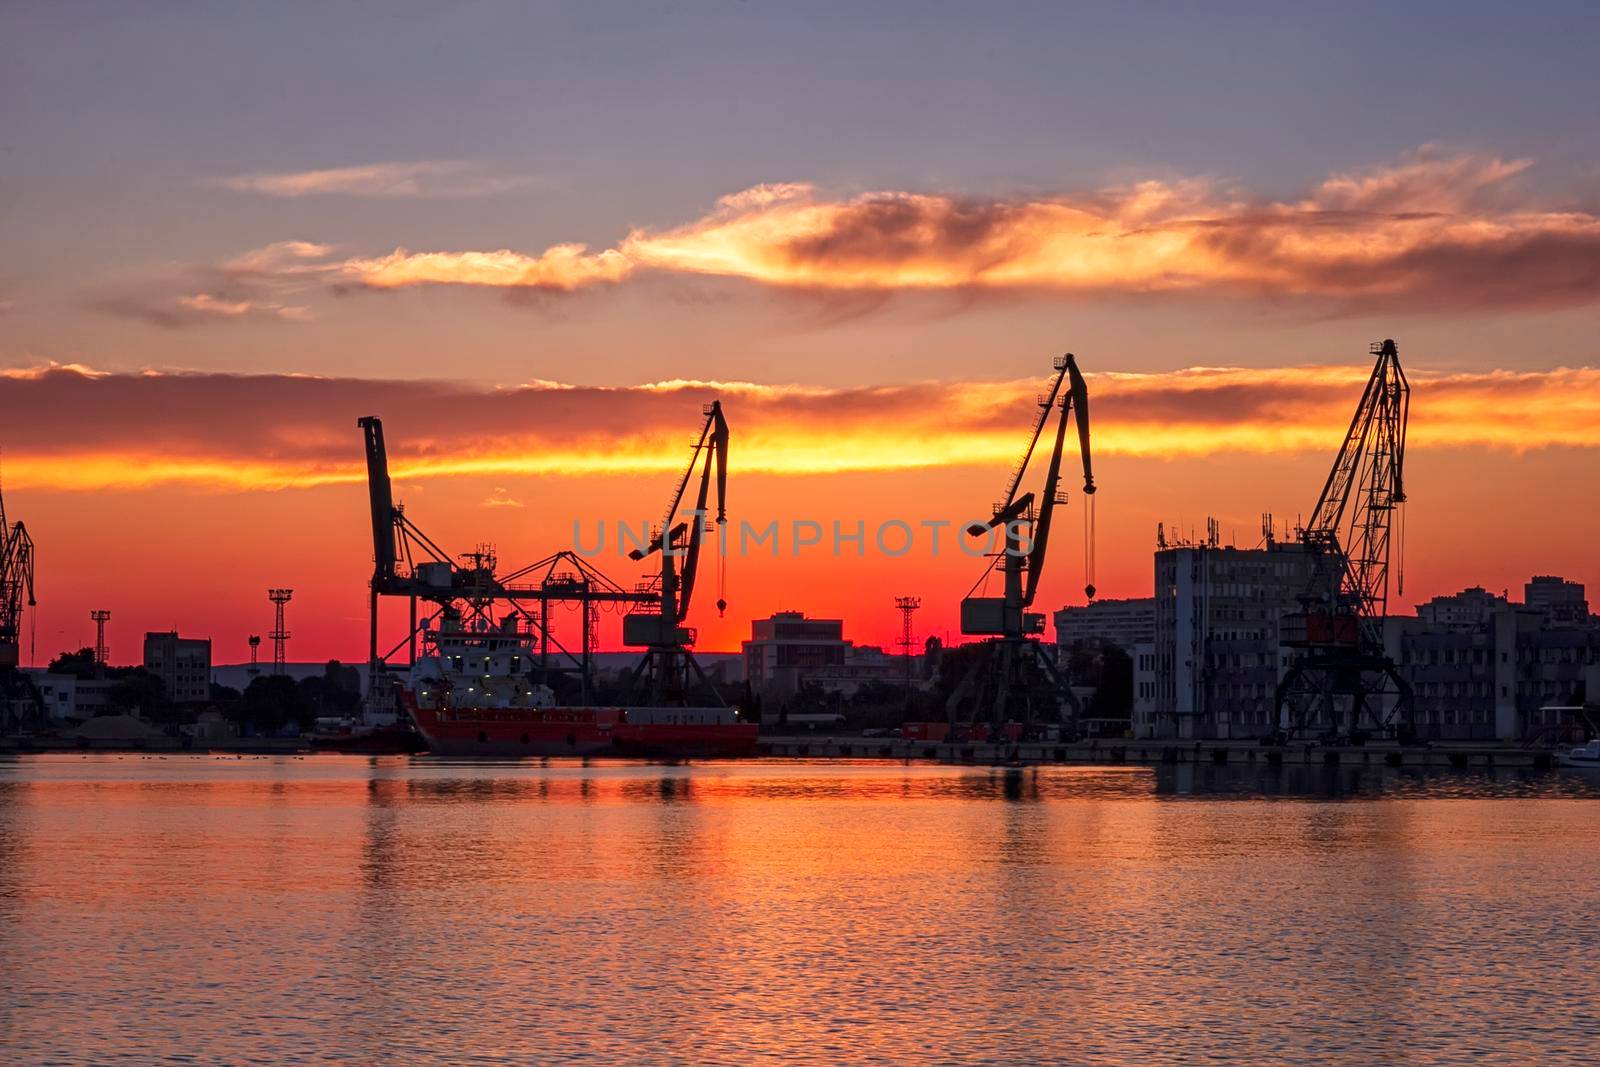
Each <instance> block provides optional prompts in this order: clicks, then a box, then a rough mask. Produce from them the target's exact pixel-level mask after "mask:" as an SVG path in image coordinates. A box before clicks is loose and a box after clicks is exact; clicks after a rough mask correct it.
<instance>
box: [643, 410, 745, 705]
mask: <svg viewBox="0 0 1600 1067" xmlns="http://www.w3.org/2000/svg"><path fill="white" fill-rule="evenodd" d="M704 414H705V423H704V425H702V426H701V427H700V436H699V437H698V438H697V439H696V440H695V443H694V450H693V451H692V452H691V453H690V455H689V465H688V466H687V467H686V468H684V472H683V477H681V478H679V479H678V487H677V490H676V491H675V492H674V493H673V494H672V499H671V500H670V501H669V502H668V504H667V510H666V514H665V515H664V516H663V517H662V519H661V525H660V526H659V527H657V528H656V530H655V531H654V532H653V533H652V534H651V538H650V544H649V546H647V547H646V548H643V549H639V548H635V549H634V550H633V551H632V552H629V553H628V558H629V559H632V560H634V561H639V560H643V559H647V558H648V557H650V556H651V555H655V556H659V557H660V559H661V572H660V574H659V576H658V577H657V579H656V582H655V585H654V591H655V592H656V593H657V594H658V597H659V599H658V600H657V602H656V603H655V604H653V605H650V606H648V607H646V606H643V605H641V606H640V607H637V608H635V609H634V610H633V611H630V612H629V613H628V614H627V615H626V616H624V617H623V619H622V643H623V644H625V645H628V646H629V647H633V648H643V649H644V650H645V653H644V656H643V657H642V658H641V659H640V660H639V665H638V666H637V667H636V668H635V669H634V671H633V673H632V675H631V676H630V679H629V697H630V699H633V698H635V697H640V698H642V699H644V700H645V701H646V702H647V703H649V704H650V705H652V706H662V705H666V704H681V703H684V702H685V700H686V699H687V694H688V692H689V690H690V688H691V686H692V683H693V682H699V683H700V685H701V686H703V687H704V688H705V690H707V691H708V692H709V693H710V696H711V699H712V700H713V701H714V702H715V703H716V704H719V705H720V704H723V703H724V701H723V700H722V697H721V696H720V695H719V694H718V693H717V689H716V686H714V685H712V684H711V682H710V680H709V679H707V678H706V676H705V672H704V671H702V670H701V669H700V665H699V664H698V663H696V662H695V659H694V656H693V654H692V653H690V651H689V649H690V648H691V647H692V646H693V645H694V641H695V631H694V630H693V629H692V628H690V627H687V626H685V625H683V623H684V620H685V619H687V618H688V616H689V604H690V600H691V598H692V597H693V596H694V586H695V579H696V577H697V576H698V574H699V570H700V549H701V545H702V543H703V542H704V540H705V535H706V533H707V532H710V531H712V530H713V529H714V531H715V532H716V533H717V537H718V544H717V612H718V614H721V613H722V612H723V611H725V610H727V607H728V604H727V601H726V600H724V599H723V589H722V582H723V571H722V564H723V562H724V561H725V560H726V555H725V554H724V546H723V542H722V536H723V533H724V531H725V529H726V526H727V522H728V515H727V507H726V500H725V497H726V495H727V489H728V423H727V420H726V419H724V418H723V415H722V403H721V402H720V401H712V402H711V403H710V404H708V405H706V408H705V412H704ZM697 468H698V470H699V492H698V493H697V494H696V496H695V506H694V507H693V508H691V509H689V510H688V511H687V512H685V513H684V516H685V517H684V518H683V519H681V520H680V519H679V517H678V516H679V509H681V508H682V507H683V494H684V491H685V490H686V489H687V488H688V486H689V482H690V481H691V480H692V479H693V478H694V477H695V471H696V469H697ZM713 470H715V472H716V492H717V515H716V520H715V526H714V527H713V526H712V524H711V522H710V515H709V512H707V511H706V504H707V503H708V499H707V498H708V495H709V493H710V490H711V483H712V472H713ZM680 559H681V560H682V561H683V564H682V567H681V569H680V568H679V565H678V560H680ZM646 588H647V589H648V588H650V587H649V586H647V587H646Z"/></svg>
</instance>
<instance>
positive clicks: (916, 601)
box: [894, 596, 922, 700]
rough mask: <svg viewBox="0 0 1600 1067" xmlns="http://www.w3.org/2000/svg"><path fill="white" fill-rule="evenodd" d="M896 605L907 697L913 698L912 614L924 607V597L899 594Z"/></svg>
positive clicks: (895, 601) (895, 600) (913, 639)
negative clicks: (903, 657)
mask: <svg viewBox="0 0 1600 1067" xmlns="http://www.w3.org/2000/svg"><path fill="white" fill-rule="evenodd" d="M894 606H895V609H896V610H897V611H899V612H900V650H901V652H903V653H904V655H905V657H906V699H907V700H910V699H911V648H912V645H913V643H914V642H915V640H916V639H915V636H914V634H913V631H912V628H911V616H912V614H913V613H914V612H915V611H916V610H917V609H918V608H920V607H922V598H921V597H919V596H897V597H895V598H894Z"/></svg>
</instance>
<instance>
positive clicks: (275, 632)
mask: <svg viewBox="0 0 1600 1067" xmlns="http://www.w3.org/2000/svg"><path fill="white" fill-rule="evenodd" d="M293 597H294V590H293V589H268V590H267V599H268V600H270V601H272V605H273V607H274V609H275V610H276V612H277V621H276V623H275V624H274V626H273V628H272V632H271V633H270V634H268V635H267V636H268V637H270V638H272V673H273V674H282V673H283V646H284V645H285V644H286V643H287V642H288V640H289V631H288V630H287V629H285V628H284V625H283V606H284V605H285V604H287V603H289V601H290V600H291V599H293Z"/></svg>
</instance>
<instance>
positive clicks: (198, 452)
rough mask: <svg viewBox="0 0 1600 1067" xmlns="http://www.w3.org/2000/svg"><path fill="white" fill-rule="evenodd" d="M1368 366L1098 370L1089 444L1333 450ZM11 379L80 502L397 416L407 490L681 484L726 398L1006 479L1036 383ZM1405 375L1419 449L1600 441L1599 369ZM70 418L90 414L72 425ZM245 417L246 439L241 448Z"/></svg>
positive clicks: (56, 478)
mask: <svg viewBox="0 0 1600 1067" xmlns="http://www.w3.org/2000/svg"><path fill="white" fill-rule="evenodd" d="M1367 373H1368V369H1367V368H1366V367H1364V366H1347V367H1327V366H1319V367H1278V368H1255V369H1251V368H1236V367H1234V368H1229V367H1215V368H1213V367H1196V368H1190V369H1187V370H1181V371H1174V372H1167V373H1126V372H1105V373H1100V374H1093V373H1091V374H1090V375H1089V381H1090V393H1091V397H1092V402H1091V410H1092V413H1093V422H1094V426H1093V436H1094V448H1095V450H1096V453H1097V454H1098V455H1102V456H1109V455H1124V456H1139V457H1155V458H1179V457H1192V456H1202V457H1203V456H1211V455H1218V454H1223V453H1235V454H1259V455H1272V454H1278V453H1284V452H1307V451H1309V452H1314V453H1316V452H1327V453H1331V452H1332V451H1333V450H1334V449H1335V448H1336V447H1337V444H1338V442H1339V441H1340V440H1341V439H1342V435H1343V433H1344V431H1345V428H1346V425H1347V423H1348V421H1349V417H1350V412H1351V410H1352V408H1353V406H1354V404H1355V400H1356V397H1357V396H1358V395H1359V391H1360V388H1361V385H1362V383H1363V381H1364V380H1365V378H1366V375H1367ZM7 377H8V386H7V388H6V390H5V391H4V392H3V393H0V418H3V419H4V421H5V425H6V427H7V440H6V471H5V474H6V482H7V484H8V485H11V486H15V487H18V488H22V487H27V488H40V489H59V490H81V491H91V490H105V489H138V488H144V487H149V486H155V485H164V484H177V485H191V486H197V487H202V488H209V489H219V490H233V491H237V490H250V489H291V488H310V487H315V486H320V485H329V484H350V483H359V482H361V481H362V480H363V479H364V478H365V471H364V468H363V466H362V458H361V452H360V441H359V437H358V435H357V434H356V432H355V426H354V423H355V418H356V416H357V415H361V414H366V413H368V412H377V413H378V414H380V415H383V416H384V417H385V421H386V425H387V426H388V427H389V431H390V436H391V442H390V445H391V447H390V453H391V465H392V468H393V471H394V474H395V476H396V477H397V478H399V479H401V480H406V481H419V480H426V479H433V478H459V477H483V478H499V477H502V476H512V475H532V474H538V475H552V476H568V475H571V476H581V475H625V474H640V473H664V472H674V471H677V470H679V469H680V468H681V466H682V464H683V462H684V459H685V457H684V454H683V449H682V438H683V435H684V433H685V427H686V426H689V425H691V424H693V423H694V422H695V421H696V419H697V418H698V413H699V405H700V404H702V403H704V402H706V401H708V400H710V399H711V398H712V397H714V396H715V397H721V398H722V400H723V403H724V405H725V407H726V409H727V412H728V418H729V420H730V422H731V423H732V424H733V430H734V447H733V450H732V459H731V463H730V466H731V467H732V468H733V469H734V470H735V471H736V472H739V473H743V474H767V475H779V476H802V475H818V474H823V475H826V474H834V473H844V472H853V471H909V470H919V469H938V468H958V467H965V468H971V467H998V468H1005V467H1007V466H1009V464H1010V463H1011V462H1012V461H1013V460H1014V459H1015V458H1016V452H1017V448H1018V446H1019V444H1020V436H1021V434H1022V433H1023V430H1024V427H1025V426H1026V425H1027V422H1028V420H1029V419H1030V417H1031V414H1032V412H1033V410H1034V408H1033V404H1034V402H1035V396H1036V394H1037V391H1038V382H1036V381H973V382H954V383H949V382H940V383H914V384H906V385H887V386H877V387H864V388H854V389H827V388H821V387H810V386H806V387H802V386H782V385H777V386H774V385H760V384H755V383H748V382H743V383H741V382H721V383H702V382H664V383H653V384H647V385H642V386H637V387H632V388H621V389H608V388H594V387H572V386H553V385H551V384H549V383H540V384H538V385H534V386H525V387H520V388H515V389H498V390H482V389H476V388H472V387H468V386H463V385H452V384H450V383H439V382H389V381H359V380H351V379H325V378H310V377H293V376H283V375H257V376H229V375H198V374H142V375H115V374H113V375H106V374H97V373H94V372H86V371H83V370H80V369H77V368H70V367H56V366H53V367H47V368H40V369H37V370H33V371H21V372H10V373H8V375H7ZM1411 379H1412V384H1413V389H1414V395H1413V403H1412V406H1411V411H1412V422H1411V432H1410V443H1411V445H1412V447H1413V448H1421V449H1441V448H1448V449H1459V448H1469V447H1470V448H1489V449H1497V450H1505V451H1523V450H1527V449H1534V448H1542V447H1552V446H1562V447H1577V448H1597V447H1600V369H1596V368H1589V367H1582V368H1558V369H1556V370H1550V371H1527V372H1510V371H1494V372H1488V373H1475V374H1451V375H1437V374H1427V373H1423V372H1418V371H1413V372H1412V374H1411ZM63 411H66V412H73V413H74V414H75V417H74V418H73V419H71V420H63V419H62V418H61V417H60V413H61V412H63ZM152 413H159V414H160V418H158V419H157V418H152V417H151V416H152ZM241 426H249V427H251V432H250V433H248V434H246V435H241V434H240V432H239V428H240V427H241ZM504 497H505V494H501V493H498V492H497V493H496V494H495V497H494V498H491V499H497V500H498V499H503V498H504ZM499 506H508V505H505V504H501V505H499Z"/></svg>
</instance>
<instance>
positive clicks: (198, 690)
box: [144, 630, 211, 704]
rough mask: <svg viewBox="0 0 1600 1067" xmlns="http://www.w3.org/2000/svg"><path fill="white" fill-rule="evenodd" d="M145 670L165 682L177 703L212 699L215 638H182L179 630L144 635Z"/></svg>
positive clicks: (164, 684) (169, 695) (168, 693)
mask: <svg viewBox="0 0 1600 1067" xmlns="http://www.w3.org/2000/svg"><path fill="white" fill-rule="evenodd" d="M144 665H145V669H146V670H148V671H149V672H150V673H151V674H153V675H155V676H156V677H157V678H159V679H161V684H162V686H163V687H164V688H165V689H166V691H167V699H168V700H170V701H172V702H173V703H174V704H198V703H201V702H202V701H206V700H209V699H211V639H210V638H193V637H179V636H178V632H177V631H176V630H168V631H165V632H159V633H147V634H145V635H144Z"/></svg>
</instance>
